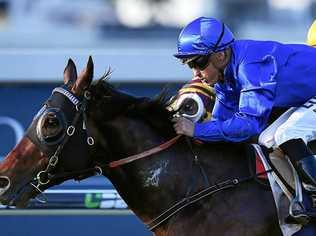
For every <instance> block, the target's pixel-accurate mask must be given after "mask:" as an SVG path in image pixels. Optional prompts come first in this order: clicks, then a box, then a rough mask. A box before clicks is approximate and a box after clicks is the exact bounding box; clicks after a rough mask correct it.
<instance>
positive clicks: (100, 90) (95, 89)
mask: <svg viewBox="0 0 316 236" xmlns="http://www.w3.org/2000/svg"><path fill="white" fill-rule="evenodd" d="M109 75H110V71H107V72H106V73H105V75H103V76H102V77H101V78H100V79H99V80H97V81H96V82H94V83H93V84H92V85H91V91H92V93H93V97H95V98H96V99H95V101H96V103H97V107H99V110H100V111H102V110H103V109H102V107H104V106H105V104H106V106H107V107H108V108H107V111H104V112H106V113H109V112H110V110H111V111H115V112H113V113H115V116H116V115H123V114H124V115H126V116H128V117H133V118H137V119H141V120H143V121H144V122H146V123H147V124H148V125H150V126H151V127H152V128H153V129H155V130H156V131H157V132H158V133H160V134H161V135H162V136H165V137H170V136H174V135H175V133H174V130H173V127H172V123H171V121H170V119H171V117H172V115H173V113H172V112H170V111H168V110H167V109H166V108H165V107H166V103H167V101H169V98H170V96H169V94H168V92H167V90H165V89H163V90H162V91H161V92H160V93H159V94H158V95H156V96H155V97H154V98H148V97H135V96H132V95H130V94H127V93H125V92H122V91H120V90H119V89H117V88H115V87H114V86H113V85H111V84H110V83H109V82H108V80H109V78H110V77H109ZM109 107H110V108H109ZM108 116H109V114H106V115H105V117H108Z"/></svg>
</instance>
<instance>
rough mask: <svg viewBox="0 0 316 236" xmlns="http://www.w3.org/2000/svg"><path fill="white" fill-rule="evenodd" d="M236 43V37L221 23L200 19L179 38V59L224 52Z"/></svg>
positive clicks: (189, 25)
mask: <svg viewBox="0 0 316 236" xmlns="http://www.w3.org/2000/svg"><path fill="white" fill-rule="evenodd" d="M233 42H234V35H233V33H232V32H231V31H230V29H229V28H228V27H227V26H226V25H225V24H224V23H222V22H221V21H219V20H216V19H214V18H210V17H200V18H197V19H195V20H194V21H192V22H190V23H189V24H188V25H187V26H186V27H184V28H183V29H182V31H181V33H180V35H179V38H178V52H177V53H176V54H174V56H175V57H177V58H179V59H183V58H188V57H192V56H196V55H208V54H210V53H212V52H219V51H223V50H224V49H225V48H227V47H229V46H230V45H231V44H232V43H233Z"/></svg>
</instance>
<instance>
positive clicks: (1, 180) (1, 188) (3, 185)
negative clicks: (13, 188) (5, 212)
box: [0, 176, 10, 195]
mask: <svg viewBox="0 0 316 236" xmlns="http://www.w3.org/2000/svg"><path fill="white" fill-rule="evenodd" d="M9 187H10V179H9V178H8V177H7V176H0V195H1V194H3V193H4V192H5V191H6V190H7V189H8V188H9Z"/></svg>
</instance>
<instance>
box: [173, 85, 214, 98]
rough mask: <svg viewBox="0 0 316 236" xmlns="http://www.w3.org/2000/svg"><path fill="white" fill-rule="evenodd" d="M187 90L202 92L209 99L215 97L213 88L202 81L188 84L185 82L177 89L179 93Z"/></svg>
mask: <svg viewBox="0 0 316 236" xmlns="http://www.w3.org/2000/svg"><path fill="white" fill-rule="evenodd" d="M188 92H194V93H196V92H197V93H202V94H203V95H205V96H206V97H208V98H210V99H215V92H214V88H212V87H211V86H209V85H207V84H204V83H202V82H193V83H190V84H186V85H184V86H183V87H182V88H181V89H180V90H179V94H182V93H188Z"/></svg>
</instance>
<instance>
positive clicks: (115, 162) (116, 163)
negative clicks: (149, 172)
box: [108, 135, 182, 168]
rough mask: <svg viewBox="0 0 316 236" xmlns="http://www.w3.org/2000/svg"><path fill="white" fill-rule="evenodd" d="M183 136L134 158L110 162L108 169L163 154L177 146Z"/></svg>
mask: <svg viewBox="0 0 316 236" xmlns="http://www.w3.org/2000/svg"><path fill="white" fill-rule="evenodd" d="M181 136H182V135H177V136H176V137H174V138H172V139H170V140H168V141H167V142H165V143H163V144H161V145H159V146H157V147H154V148H151V149H149V150H146V151H144V152H142V153H139V154H136V155H132V156H129V157H126V158H123V159H120V160H118V161H112V162H110V163H109V164H108V167H110V168H115V167H118V166H121V165H125V164H127V163H130V162H132V161H136V160H138V159H141V158H144V157H148V156H151V155H153V154H156V153H158V152H161V151H163V150H165V149H167V148H169V147H170V146H172V145H173V144H175V143H176V142H177V141H178V139H179V138H180V137H181Z"/></svg>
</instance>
